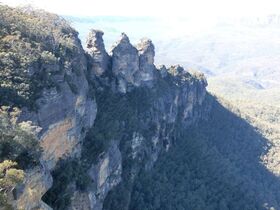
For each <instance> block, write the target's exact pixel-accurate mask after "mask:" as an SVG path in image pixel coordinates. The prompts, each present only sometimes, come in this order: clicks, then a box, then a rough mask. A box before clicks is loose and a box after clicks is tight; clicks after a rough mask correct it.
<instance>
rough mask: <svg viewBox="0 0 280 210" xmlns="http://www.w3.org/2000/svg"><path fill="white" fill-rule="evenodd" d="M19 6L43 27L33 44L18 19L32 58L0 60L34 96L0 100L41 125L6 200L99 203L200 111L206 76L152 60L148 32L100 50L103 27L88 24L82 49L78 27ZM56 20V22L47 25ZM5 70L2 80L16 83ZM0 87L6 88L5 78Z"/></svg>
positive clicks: (30, 204) (44, 204)
mask: <svg viewBox="0 0 280 210" xmlns="http://www.w3.org/2000/svg"><path fill="white" fill-rule="evenodd" d="M2 9H3V8H2ZM6 9H7V8H6ZM10 10H13V9H8V10H6V11H10ZM10 12H12V11H10ZM18 12H19V13H21V14H22V15H24V16H27V17H28V18H31V19H32V20H34V22H35V24H38V27H42V28H45V27H46V26H47V27H48V25H50V26H49V31H46V32H45V31H44V32H42V36H43V38H42V37H39V36H38V37H37V38H36V39H35V40H36V44H35V45H34V43H33V42H34V41H33V39H34V36H35V37H36V34H32V32H30V31H28V32H25V31H21V30H23V29H22V28H21V27H19V28H17V31H19V33H22V35H21V36H20V37H17V38H15V42H18V43H19V44H22V45H26V46H29V47H30V48H31V49H32V50H31V51H30V52H33V53H34V55H33V56H34V57H35V59H34V60H33V61H32V62H27V63H25V64H24V65H23V64H22V66H19V67H15V68H17V69H16V70H15V69H9V68H8V61H7V65H6V63H5V62H6V61H5V60H3V61H2V63H1V65H2V66H4V67H5V71H7V72H8V73H9V74H11V75H12V73H11V72H12V71H14V72H19V74H20V75H21V76H22V77H23V78H24V79H25V80H26V81H28V82H29V83H28V84H29V85H30V86H34V84H37V83H40V84H41V86H38V87H37V86H36V87H37V88H38V89H37V90H36V91H37V92H36V97H29V98H28V97H26V98H25V102H26V103H19V100H13V98H12V97H11V98H9V97H8V96H6V95H2V97H3V99H1V100H2V101H1V105H9V106H11V107H19V108H20V110H21V114H20V115H19V117H18V122H25V121H31V124H32V125H34V126H37V127H39V128H40V132H39V133H38V135H37V137H38V140H39V142H40V146H41V148H42V155H41V158H40V164H39V165H37V166H36V167H34V168H30V169H28V170H27V171H26V178H25V181H24V183H23V184H22V185H21V186H19V187H18V188H17V190H16V196H15V197H13V198H12V200H13V202H12V204H13V206H14V207H15V208H18V209H26V210H28V209H34V208H36V209H102V208H103V203H104V199H105V198H106V196H107V195H108V193H109V192H110V191H111V190H112V189H114V188H116V187H117V186H120V185H121V184H122V185H125V187H126V189H127V190H130V188H131V183H133V182H134V180H135V179H137V176H138V173H139V171H140V170H150V168H151V167H153V165H154V163H155V162H156V160H157V158H158V156H159V155H160V154H161V153H165V152H167V151H168V150H169V148H170V147H172V145H173V144H174V143H175V142H176V138H175V133H176V132H177V129H178V127H187V126H189V125H191V124H194V123H195V122H197V121H198V120H199V119H200V118H201V117H203V109H202V104H203V101H204V98H205V95H206V90H205V87H206V85H207V83H206V80H205V79H204V77H201V78H198V77H195V76H193V75H191V74H190V73H188V72H187V71H185V70H184V69H183V68H182V67H180V66H172V67H170V68H165V67H161V68H160V69H157V68H156V67H155V65H154V56H155V50H154V45H153V43H152V41H151V40H149V39H142V40H141V41H140V43H139V44H138V45H137V46H136V47H135V46H133V45H132V44H131V43H130V41H129V38H128V37H127V35H126V34H124V33H123V34H121V37H120V40H119V41H117V42H116V44H115V45H114V46H113V48H112V50H111V52H110V53H107V52H106V50H105V46H104V43H103V39H102V35H103V32H102V31H99V30H92V31H90V34H89V36H88V39H87V43H86V50H85V51H84V50H83V48H82V46H81V43H80V40H79V39H78V34H77V32H76V31H75V30H73V29H72V28H71V27H69V26H68V25H67V23H65V22H64V20H63V19H61V18H60V17H58V16H54V15H51V14H47V13H44V12H41V11H40V12H36V11H33V12H30V11H24V10H20V11H18ZM4 15H5V14H4V13H3V15H2V16H3V20H4V21H3V24H4V25H3V24H2V25H3V27H7V28H9V27H10V24H12V23H13V22H12V21H13V20H10V19H9V18H8V17H6V16H4ZM49 16H51V17H52V18H51V19H50V18H49ZM16 18H18V17H16ZM21 21H22V22H21V24H22V25H25V26H28V27H32V25H30V24H31V23H29V22H25V21H26V20H21ZM52 21H53V22H52ZM55 22H56V24H58V25H59V27H60V28H57V27H55V26H53V25H52V24H54V23H55ZM44 24H45V25H44ZM29 33H31V34H29ZM34 33H36V32H34ZM1 36H2V38H1V42H2V43H4V42H5V41H6V39H4V38H5V37H7V36H11V35H10V34H9V30H7V31H6V32H5V33H4V34H2V35H1ZM3 37H4V38H3ZM29 43H33V45H29ZM7 46H8V48H7V50H10V51H12V52H13V53H14V54H15V55H16V56H17V57H19V58H20V59H24V56H26V52H24V51H23V50H21V51H20V50H19V49H18V48H17V46H16V45H15V46H14V45H7ZM38 46H40V47H38ZM33 48H34V49H33ZM9 59H13V58H12V57H11V58H9ZM23 69H27V71H23ZM9 78H12V77H8V78H5V81H8V82H10V81H11V82H10V83H11V87H9V88H11V89H12V88H14V87H17V86H16V85H17V84H16V83H13V82H14V81H13V80H9ZM10 83H9V84H10ZM13 85H14V86H13ZM1 88H2V89H1V91H4V88H6V87H5V86H4V83H3V84H1ZM26 92H27V93H28V90H27V91H26ZM4 93H5V92H4ZM15 93H16V92H15ZM18 93H19V92H18ZM18 93H16V94H18ZM17 96H18V97H21V96H20V95H19V94H18V95H17ZM30 98H32V100H33V101H31V99H30ZM27 102H28V103H27ZM28 104H32V107H33V108H32V107H31V106H29V105H28ZM33 105H34V106H33ZM34 107H35V108H34ZM129 183H130V184H129ZM42 200H43V201H42Z"/></svg>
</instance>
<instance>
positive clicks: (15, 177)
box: [0, 160, 24, 208]
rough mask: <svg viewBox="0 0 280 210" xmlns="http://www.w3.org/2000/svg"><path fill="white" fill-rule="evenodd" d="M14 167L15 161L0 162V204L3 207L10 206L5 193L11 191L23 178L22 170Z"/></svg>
mask: <svg viewBox="0 0 280 210" xmlns="http://www.w3.org/2000/svg"><path fill="white" fill-rule="evenodd" d="M16 167H17V163H16V162H13V161H10V160H5V161H3V162H0V205H1V206H4V207H5V208H11V206H10V205H9V204H8V198H7V197H8V195H7V194H8V193H11V192H12V190H13V189H14V188H15V187H16V185H17V184H20V183H22V182H23V179H24V171H23V170H20V169H17V168H16Z"/></svg>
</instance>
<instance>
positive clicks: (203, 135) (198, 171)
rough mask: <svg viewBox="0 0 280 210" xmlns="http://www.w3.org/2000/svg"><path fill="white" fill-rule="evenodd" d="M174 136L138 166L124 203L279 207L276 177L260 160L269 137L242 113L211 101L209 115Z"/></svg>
mask: <svg viewBox="0 0 280 210" xmlns="http://www.w3.org/2000/svg"><path fill="white" fill-rule="evenodd" d="M176 138H177V140H176V142H177V144H176V145H175V146H174V147H172V148H171V149H170V151H169V152H168V153H167V154H164V155H162V156H161V157H160V158H159V160H158V161H157V163H156V165H155V167H154V168H153V169H152V171H143V172H140V175H139V177H138V179H136V182H135V184H134V186H133V190H132V195H131V201H130V206H129V208H128V209H133V210H138V209H139V210H140V209H141V210H143V209H146V210H157V209H166V210H169V209H170V210H172V209H209V210H211V209H213V210H218V209H220V210H225V209H233V210H235V209H236V210H239V209H244V210H245V209H247V210H254V209H260V210H261V209H266V208H264V206H265V205H267V209H269V208H271V209H272V208H273V207H274V208H276V209H277V208H278V207H279V203H280V200H279V196H280V194H279V187H280V181H279V179H278V178H277V177H275V176H274V175H273V174H271V173H270V172H269V171H268V170H267V169H266V168H265V167H264V166H263V165H262V164H261V163H260V162H259V160H260V157H261V155H262V154H263V153H264V152H265V150H264V148H265V147H266V144H267V140H266V139H264V138H263V136H262V135H260V134H259V133H258V132H257V131H256V130H255V128H253V127H252V126H250V125H249V124H248V123H247V122H246V121H245V120H243V119H242V118H241V117H240V116H238V115H236V114H234V113H232V112H230V111H228V110H227V109H225V108H224V107H222V106H221V105H220V104H219V103H217V102H214V103H213V107H212V111H211V113H210V116H209V119H208V121H201V122H200V123H199V124H198V125H197V126H193V127H191V128H189V129H187V130H184V131H183V132H182V130H181V132H180V135H179V136H178V135H177V137H176ZM272 183H273V184H272ZM116 194H122V192H120V191H118V192H116V193H115V195H116ZM268 200H269V202H268ZM109 202H111V201H110V200H109ZM265 203H268V204H265ZM106 209H125V208H124V206H121V205H120V204H117V203H115V204H114V205H113V206H111V208H106Z"/></svg>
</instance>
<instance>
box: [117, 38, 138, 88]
mask: <svg viewBox="0 0 280 210" xmlns="http://www.w3.org/2000/svg"><path fill="white" fill-rule="evenodd" d="M138 71H139V57H138V51H137V49H136V48H135V47H134V46H132V45H131V44H130V41H129V38H128V37H127V35H126V34H124V33H123V34H122V36H121V39H120V40H119V41H118V42H117V43H116V44H115V46H114V47H113V49H112V72H113V74H114V75H115V76H116V79H117V89H118V91H120V92H121V93H126V92H127V89H129V86H134V85H136V86H138V85H139V84H138V83H137V82H136V79H135V74H136V73H137V72H138Z"/></svg>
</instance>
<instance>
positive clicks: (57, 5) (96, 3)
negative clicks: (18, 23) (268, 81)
mask: <svg viewBox="0 0 280 210" xmlns="http://www.w3.org/2000/svg"><path fill="white" fill-rule="evenodd" d="M0 2H2V3H3V4H7V5H10V6H23V5H32V6H34V7H35V8H40V9H44V10H47V11H49V12H53V13H57V14H59V15H73V16H158V17H200V18H203V19H204V18H217V17H246V16H261V15H268V14H279V13H280V1H279V0H266V1H265V0H211V1H207V0H185V1H184V0H172V1H151V0H142V1H131V0H118V1H112V0H111V1H109V0H102V1H101V0H79V1H77V0H68V1H61V0H48V1H42V0H0Z"/></svg>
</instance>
